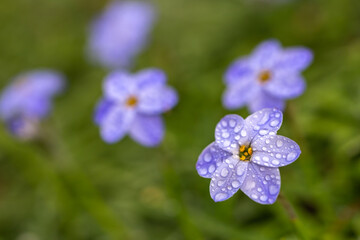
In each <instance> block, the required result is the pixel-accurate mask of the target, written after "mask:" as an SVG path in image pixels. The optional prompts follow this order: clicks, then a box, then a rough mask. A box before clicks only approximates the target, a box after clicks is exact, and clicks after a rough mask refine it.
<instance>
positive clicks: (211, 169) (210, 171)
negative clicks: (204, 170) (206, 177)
mask: <svg viewBox="0 0 360 240" xmlns="http://www.w3.org/2000/svg"><path fill="white" fill-rule="evenodd" d="M214 171H215V166H214V165H213V164H211V165H210V167H209V173H213V172H214Z"/></svg>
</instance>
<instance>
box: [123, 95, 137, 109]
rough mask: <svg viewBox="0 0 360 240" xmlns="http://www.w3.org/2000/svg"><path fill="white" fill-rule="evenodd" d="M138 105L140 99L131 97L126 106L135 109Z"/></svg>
mask: <svg viewBox="0 0 360 240" xmlns="http://www.w3.org/2000/svg"><path fill="white" fill-rule="evenodd" d="M137 103H138V99H137V98H136V97H135V96H130V97H128V99H126V102H125V105H126V106H128V107H135V106H136V104H137Z"/></svg>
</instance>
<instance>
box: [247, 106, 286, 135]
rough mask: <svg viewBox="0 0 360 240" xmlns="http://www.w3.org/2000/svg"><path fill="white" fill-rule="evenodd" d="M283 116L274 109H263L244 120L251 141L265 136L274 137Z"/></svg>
mask: <svg viewBox="0 0 360 240" xmlns="http://www.w3.org/2000/svg"><path fill="white" fill-rule="evenodd" d="M282 119H283V114H282V112H281V111H280V110H278V109H276V108H265V109H262V110H260V111H257V112H255V113H253V114H251V115H250V116H249V117H247V118H246V119H245V123H246V129H247V131H248V133H249V135H250V138H251V141H255V140H256V139H257V138H258V137H263V136H266V135H275V134H276V132H277V130H279V128H280V127H281V123H282Z"/></svg>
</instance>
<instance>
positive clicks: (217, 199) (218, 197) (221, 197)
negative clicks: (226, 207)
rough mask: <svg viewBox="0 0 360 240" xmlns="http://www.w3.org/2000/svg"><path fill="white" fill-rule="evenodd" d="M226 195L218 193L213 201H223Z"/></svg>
mask: <svg viewBox="0 0 360 240" xmlns="http://www.w3.org/2000/svg"><path fill="white" fill-rule="evenodd" d="M227 196H228V195H227V194H226V193H218V194H216V195H215V201H217V202H219V201H224V200H225V199H226V198H227Z"/></svg>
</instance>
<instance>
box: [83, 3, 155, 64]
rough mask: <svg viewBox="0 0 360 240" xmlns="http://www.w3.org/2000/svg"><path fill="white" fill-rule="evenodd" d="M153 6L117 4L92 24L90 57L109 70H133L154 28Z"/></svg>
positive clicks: (111, 6)
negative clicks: (134, 61)
mask: <svg viewBox="0 0 360 240" xmlns="http://www.w3.org/2000/svg"><path fill="white" fill-rule="evenodd" d="M154 19H155V10H154V8H153V6H152V5H151V4H150V3H145V2H141V1H125V2H122V1H115V2H112V3H110V5H109V6H108V7H107V8H106V10H105V12H104V13H103V14H102V15H101V16H100V17H99V18H98V19H96V20H95V22H94V23H93V24H92V28H91V32H90V40H89V41H90V42H89V48H90V56H91V57H92V58H93V59H94V60H96V61H98V62H99V63H100V64H102V65H103V66H105V67H108V68H123V67H125V68H126V67H129V66H130V65H131V64H132V61H133V59H134V58H135V57H136V56H137V55H138V54H139V53H140V52H141V51H142V50H143V48H144V47H145V45H146V43H147V37H148V35H149V33H150V31H151V29H152V27H153V22H154Z"/></svg>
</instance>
